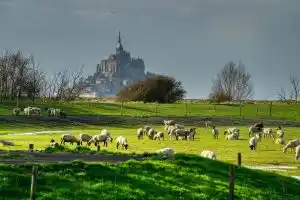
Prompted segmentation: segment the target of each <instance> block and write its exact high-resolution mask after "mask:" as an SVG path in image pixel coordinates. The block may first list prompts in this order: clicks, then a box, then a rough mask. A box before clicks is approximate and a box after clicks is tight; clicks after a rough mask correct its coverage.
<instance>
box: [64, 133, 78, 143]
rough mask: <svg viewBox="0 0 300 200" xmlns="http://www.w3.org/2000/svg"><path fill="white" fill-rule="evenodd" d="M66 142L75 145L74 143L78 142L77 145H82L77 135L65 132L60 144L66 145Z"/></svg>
mask: <svg viewBox="0 0 300 200" xmlns="http://www.w3.org/2000/svg"><path fill="white" fill-rule="evenodd" d="M66 142H69V143H70V144H71V145H73V143H77V145H80V143H79V140H78V139H77V138H76V137H75V136H73V135H70V134H64V135H62V136H61V137H60V145H61V144H64V145H65V143H66Z"/></svg>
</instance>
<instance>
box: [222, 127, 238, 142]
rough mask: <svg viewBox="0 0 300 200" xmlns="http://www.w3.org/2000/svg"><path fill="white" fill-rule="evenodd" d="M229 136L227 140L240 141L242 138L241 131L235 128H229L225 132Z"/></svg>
mask: <svg viewBox="0 0 300 200" xmlns="http://www.w3.org/2000/svg"><path fill="white" fill-rule="evenodd" d="M226 134H228V135H227V136H225V137H226V139H227V140H238V139H239V137H240V129H238V128H236V127H233V128H227V129H226V130H225V131H224V135H226Z"/></svg>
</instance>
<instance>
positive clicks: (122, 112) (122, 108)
mask: <svg viewBox="0 0 300 200" xmlns="http://www.w3.org/2000/svg"><path fill="white" fill-rule="evenodd" d="M123 103H124V102H123V101H122V104H121V116H123Z"/></svg>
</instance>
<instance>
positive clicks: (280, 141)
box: [275, 138, 285, 144]
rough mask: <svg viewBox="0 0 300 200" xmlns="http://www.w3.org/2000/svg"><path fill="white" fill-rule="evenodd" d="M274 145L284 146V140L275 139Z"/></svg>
mask: <svg viewBox="0 0 300 200" xmlns="http://www.w3.org/2000/svg"><path fill="white" fill-rule="evenodd" d="M275 143H276V144H285V140H284V138H277V139H276V140H275Z"/></svg>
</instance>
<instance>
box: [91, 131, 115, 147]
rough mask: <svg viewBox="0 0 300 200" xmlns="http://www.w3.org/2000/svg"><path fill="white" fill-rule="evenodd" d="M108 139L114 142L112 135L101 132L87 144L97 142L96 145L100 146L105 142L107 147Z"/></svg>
mask: <svg viewBox="0 0 300 200" xmlns="http://www.w3.org/2000/svg"><path fill="white" fill-rule="evenodd" d="M108 141H110V142H112V138H111V136H110V135H107V134H99V135H94V136H93V137H92V139H90V141H88V143H87V145H88V146H90V145H91V144H92V143H94V144H95V146H98V145H99V143H100V142H103V143H104V146H106V147H107V143H108Z"/></svg>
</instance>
